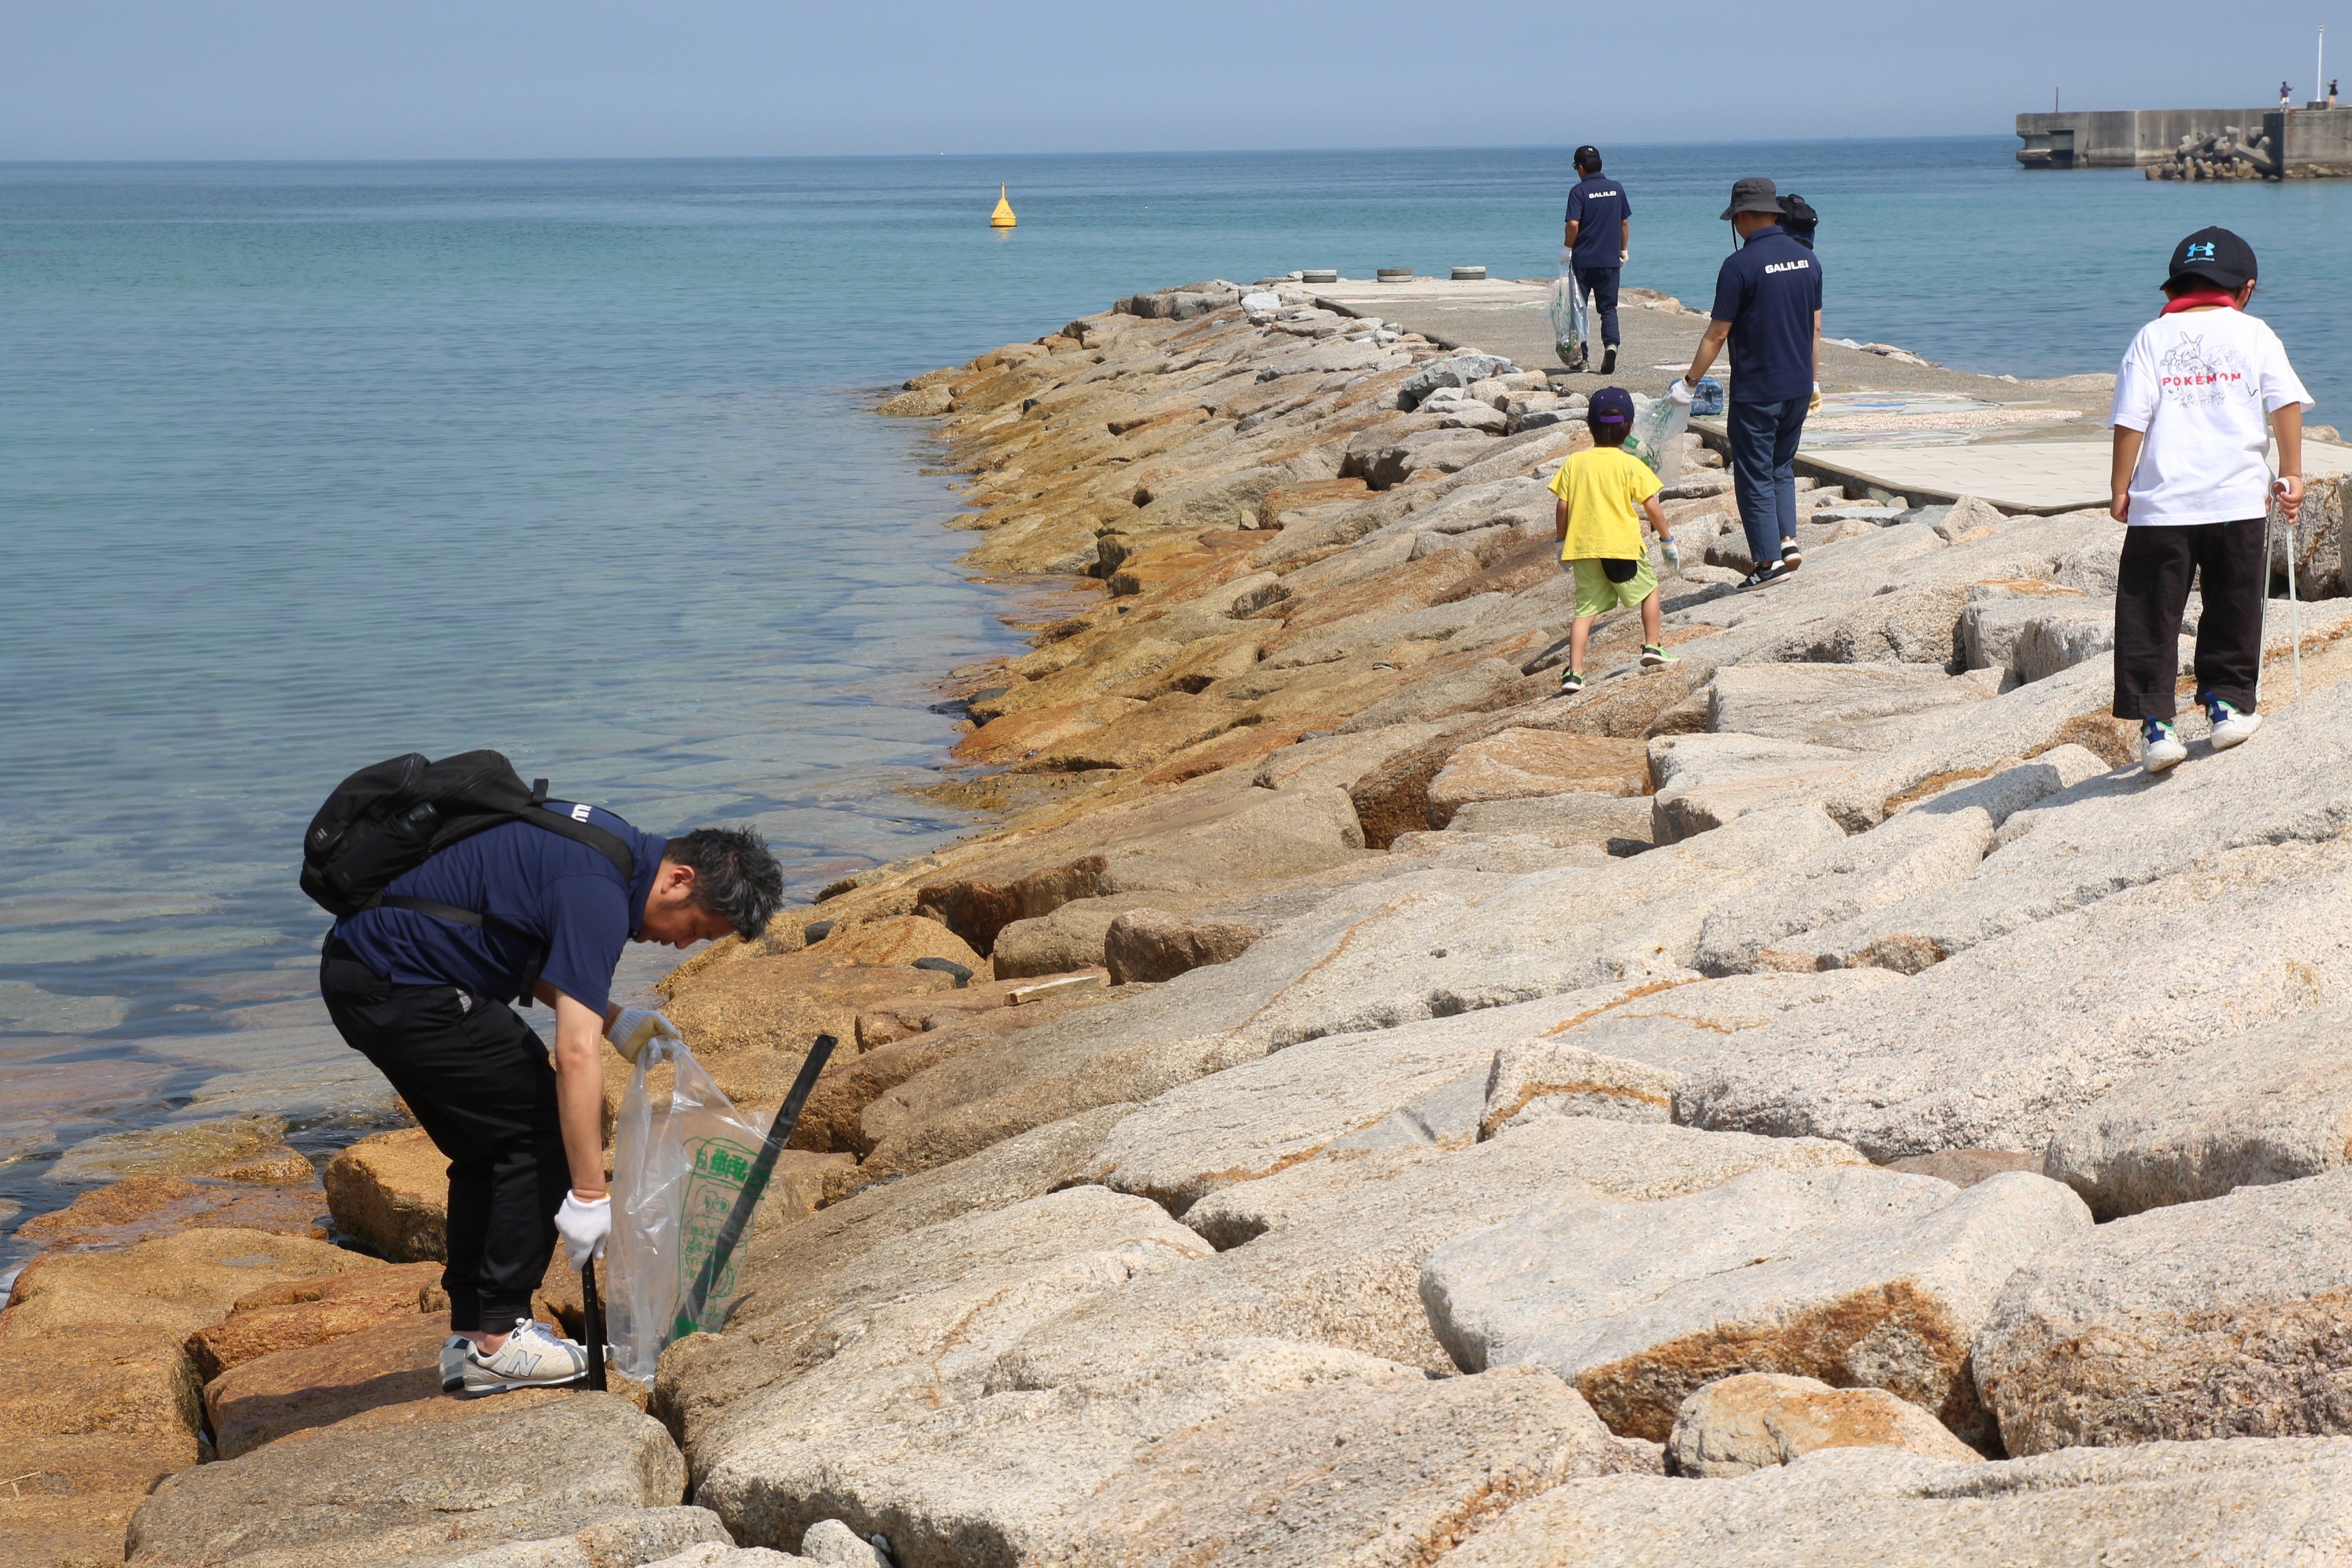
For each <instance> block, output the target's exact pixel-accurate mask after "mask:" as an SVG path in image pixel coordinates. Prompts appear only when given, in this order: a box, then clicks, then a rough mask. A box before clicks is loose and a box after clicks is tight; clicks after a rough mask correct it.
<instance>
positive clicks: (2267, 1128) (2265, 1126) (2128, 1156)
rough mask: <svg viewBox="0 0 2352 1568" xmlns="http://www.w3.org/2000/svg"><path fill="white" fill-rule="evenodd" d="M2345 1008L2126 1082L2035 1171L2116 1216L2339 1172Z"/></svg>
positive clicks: (2222, 1043) (2350, 1101) (2066, 1132)
mask: <svg viewBox="0 0 2352 1568" xmlns="http://www.w3.org/2000/svg"><path fill="white" fill-rule="evenodd" d="M2347 1035H2352V1010H2347V1009H2346V1008H2343V1007H2323V1008H2321V1009H2320V1010H2318V1011H2317V1012H2314V1013H2305V1014H2303V1015H2301V1016H2297V1017H2293V1018H2289V1019H2287V1020H2285V1021H2284V1023H2278V1024H2273V1025H2271V1026H2269V1027H2267V1028H2260V1029H2254V1030H2252V1031H2250V1032H2248V1033H2246V1034H2243V1035H2240V1036H2237V1037H2234V1038H2231V1039H2223V1040H2216V1041H2214V1042H2212V1043H2211V1044H2210V1045H2207V1046H2204V1047H2201V1048H2200V1049H2198V1050H2195V1051H2193V1052H2190V1053H2188V1054H2186V1055H2183V1056H2179V1057H2177V1058H2173V1059H2172V1060H2170V1061H2168V1062H2166V1063H2164V1064H2163V1065H2161V1066H2158V1067H2155V1068H2150V1069H2148V1070H2147V1072H2144V1073H2142V1074H2140V1075H2139V1076H2138V1077H2137V1078H2133V1079H2126V1080H2125V1081H2124V1082H2122V1083H2120V1084H2117V1085H2116V1087H2115V1088H2114V1089H2110V1090H2108V1091H2107V1092H2106V1093H2105V1094H2104V1095H2101V1096H2100V1097H2099V1098H2098V1099H2097V1100H2093V1101H2092V1102H2091V1103H2090V1104H2088V1105H2086V1106H2084V1108H2083V1109H2082V1110H2078V1111H2076V1112H2075V1113H2074V1117H2073V1118H2072V1119H2071V1120H2070V1121H2067V1122H2066V1124H2065V1125H2064V1126H2063V1127H2061V1128H2059V1129H2058V1132H2057V1136H2055V1137H2053V1138H2052V1139H2051V1140H2050V1148H2049V1152H2048V1154H2047V1156H2046V1158H2045V1161H2044V1163H2043V1167H2042V1169H2043V1173H2045V1174H2047V1175H2049V1176H2051V1177H2053V1178H2054V1179H2055V1180H2058V1181H2062V1182H2064V1183H2065V1184H2067V1185H2068V1186H2071V1187H2073V1188H2074V1190H2075V1191H2076V1192H2078V1193H2080V1194H2083V1201H2084V1202H2085V1203H2087V1204H2089V1205H2091V1212H2092V1213H2093V1214H2095V1215H2098V1216H2099V1217H2100V1218H2101V1219H2103V1220H2105V1219H2116V1218H2118V1217H2120V1216H2122V1215H2132V1214H2137V1213H2139V1212H2140V1211H2141V1210H2143V1209H2151V1208H2158V1207H2161V1206H2163V1205H2167V1204H2186V1203H2195V1202H2197V1201H2198V1200H2200V1199H2202V1198H2218V1197H2220V1196H2221V1195H2222V1194H2225V1193H2228V1192H2231V1191H2233V1190H2234V1189H2236V1188H2239V1187H2244V1186H2257V1185H2262V1184H2267V1183H2272V1182H2292V1181H2295V1180H2297V1179H2299V1178H2301V1177H2305V1176H2316V1175H2320V1174H2322V1173H2326V1172H2329V1171H2334V1170H2338V1169H2340V1168H2342V1167H2343V1166H2344V1165H2345V1163H2347V1154H2352V1058H2347V1056H2346V1053H2345V1051H2344V1045H2345V1041H2346V1038H2347Z"/></svg>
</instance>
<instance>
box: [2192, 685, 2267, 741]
mask: <svg viewBox="0 0 2352 1568" xmlns="http://www.w3.org/2000/svg"><path fill="white" fill-rule="evenodd" d="M2205 715H2206V717H2207V718H2209V719H2210V720H2212V721H2213V749H2214V750H2215V751H2217V752H2226V751H2228V750H2229V749H2230V748H2231V747H2232V746H2239V745H2243V744H2244V743H2245V742H2248V741H2251V740H2252V739H2253V735H2254V731H2257V730H2259V729H2261V728H2262V727H2263V716H2262V715H2261V714H2259V713H2241V712H2239V711H2238V710H2236V709H2235V708H2232V707H2231V706H2230V705H2229V704H2228V703H2227V702H2224V701H2222V700H2221V699H2220V698H2218V697H2214V696H2210V695H2209V696H2207V698H2206V699H2205Z"/></svg>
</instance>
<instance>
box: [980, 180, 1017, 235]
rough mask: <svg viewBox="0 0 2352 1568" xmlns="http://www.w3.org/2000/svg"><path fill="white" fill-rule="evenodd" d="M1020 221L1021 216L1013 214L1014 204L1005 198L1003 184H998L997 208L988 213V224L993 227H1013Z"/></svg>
mask: <svg viewBox="0 0 2352 1568" xmlns="http://www.w3.org/2000/svg"><path fill="white" fill-rule="evenodd" d="M1020 221H1021V220H1020V219H1019V218H1017V217H1014V216H1013V204H1012V203H1011V202H1009V201H1006V200H1005V199H1004V187H1003V185H999V186H997V187H996V210H995V211H994V212H992V213H991V214H989V215H988V226H989V227H991V228H1012V227H1013V226H1015V225H1017V224H1019V223H1020Z"/></svg>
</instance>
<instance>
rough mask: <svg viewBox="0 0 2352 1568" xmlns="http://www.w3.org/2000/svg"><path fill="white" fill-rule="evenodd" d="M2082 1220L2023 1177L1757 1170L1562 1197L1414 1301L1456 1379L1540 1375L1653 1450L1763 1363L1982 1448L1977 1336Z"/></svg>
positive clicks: (2075, 1203) (1487, 1240)
mask: <svg viewBox="0 0 2352 1568" xmlns="http://www.w3.org/2000/svg"><path fill="white" fill-rule="evenodd" d="M2090 1226H2091V1216H2090V1213H2089V1211H2088V1210H2086V1209H2085V1208H2084V1206H2083V1204H2082V1200H2081V1199H2079V1198H2077V1197H2075V1196H2074V1194H2072V1193H2070V1192H2068V1191H2067V1190H2066V1189H2065V1188H2063V1187H2062V1186H2060V1185H2059V1184H2057V1183H2055V1182H2052V1181H2047V1180H2045V1179H2043V1178H2042V1177H2039V1176H2032V1175H2027V1174H2024V1173H2012V1174H2010V1175H2005V1176H1996V1177H1994V1178H1992V1179H1991V1180H1990V1181H1986V1182H1980V1183H1979V1184H1977V1185H1975V1186H1973V1187H1970V1188H1969V1189H1967V1190H1966V1191H1960V1190H1958V1189H1956V1188H1954V1187H1953V1186H1952V1185H1951V1184H1949V1183H1948V1182H1940V1181H1937V1180H1936V1179H1935V1178H1933V1177H1931V1176H1906V1175H1897V1174H1895V1173H1892V1172H1886V1171H1877V1170H1870V1169H1864V1168H1848V1169H1833V1170H1821V1171H1812V1172H1801V1173H1791V1172H1788V1171H1757V1172H1753V1173H1749V1174H1748V1175H1744V1176H1740V1177H1738V1178H1736V1179H1734V1180H1732V1181H1729V1182H1727V1183H1725V1184H1722V1185H1721V1186H1718V1187H1714V1188H1711V1189H1709V1190H1707V1191H1705V1192H1701V1193H1696V1194H1691V1195H1689V1196H1685V1197H1679V1198H1670V1199H1666V1200H1664V1201H1662V1202H1658V1203H1654V1204H1647V1205H1641V1206H1639V1207H1636V1208H1631V1209H1629V1208H1628V1207H1627V1206H1626V1205H1623V1204H1620V1203H1612V1202H1609V1201H1606V1200H1602V1199H1598V1198H1595V1197H1590V1196H1578V1197H1569V1198H1563V1199H1560V1200H1558V1201H1556V1202H1553V1203H1550V1204H1548V1205H1542V1206H1539V1207H1537V1208H1534V1209H1531V1210H1529V1211H1528V1212H1527V1213H1525V1214H1523V1215H1519V1216H1518V1217H1517V1218H1516V1219H1514V1220H1511V1221H1509V1222H1507V1223H1505V1224H1502V1225H1499V1226H1495V1227H1493V1228H1491V1229H1489V1230H1485V1231H1480V1232H1476V1233H1475V1234H1471V1235H1465V1236H1461V1237H1455V1238H1454V1240H1452V1241H1449V1242H1447V1243H1446V1244H1445V1245H1444V1246H1442V1247H1438V1248H1436V1249H1435V1250H1434V1251H1433V1252H1432V1253H1431V1255H1430V1258H1429V1262H1428V1265H1427V1267H1426V1268H1425V1269H1424V1270H1423V1277H1422V1296H1423V1300H1424V1301H1425V1302H1426V1303H1427V1305H1428V1308H1429V1315H1430V1321H1431V1323H1432V1325H1433V1327H1434V1329H1435V1330H1436V1332H1437V1334H1438V1336H1439V1338H1440V1339H1441V1340H1442V1341H1443V1342H1444V1344H1445V1346H1446V1349H1447V1350H1448V1351H1450V1352H1452V1353H1453V1355H1454V1360H1455V1362H1456V1363H1459V1364H1460V1365H1461V1366H1462V1367H1463V1369H1464V1370H1465V1371H1477V1370H1481V1369H1483V1368H1486V1367H1490V1366H1501V1365H1506V1364H1508V1363H1514V1362H1527V1363H1534V1364H1536V1365H1539V1366H1548V1367H1549V1368H1551V1369H1552V1370H1553V1371H1554V1372H1557V1373H1559V1374H1560V1375H1561V1376H1562V1377H1565V1378H1567V1379H1569V1380H1570V1382H1572V1383H1574V1384H1576V1385H1577V1387H1578V1389H1579V1391H1580V1392H1581V1393H1582V1394H1584V1396H1585V1398H1587V1399H1588V1400H1590V1401H1591V1403H1592V1406H1593V1409H1594V1410H1595V1411H1597V1412H1598V1413H1599V1414H1600V1415H1601V1419H1602V1420H1603V1421H1605V1422H1607V1423H1608V1424H1609V1427H1610V1430H1612V1431H1613V1432H1619V1433H1622V1434H1625V1435H1627V1436H1638V1437H1647V1438H1650V1439H1652V1440H1653V1441H1662V1440H1664V1438H1665V1436H1667V1434H1668V1432H1669V1431H1670V1429H1671V1428H1672V1426H1673V1425H1674V1420H1675V1412H1676V1410H1677V1409H1678V1408H1679V1407H1680V1406H1681V1405H1682V1402H1683V1400H1684V1399H1685V1398H1686V1397H1688V1396H1689V1394H1691V1393H1692V1392H1694V1391H1695V1390H1696V1389H1698V1388H1700V1387H1702V1386H1703V1385H1705V1384H1708V1383H1712V1382H1714V1381H1716V1380H1717V1379H1718V1378H1722V1377H1727V1376H1730V1375H1731V1374H1733V1373H1743V1372H1772V1373H1789V1374H1793V1375H1796V1376H1802V1377H1819V1378H1821V1379H1822V1381H1824V1382H1831V1383H1835V1384H1843V1385H1864V1386H1870V1387H1878V1388H1885V1389H1887V1390H1889V1391H1890V1392H1892V1393H1894V1394H1899V1395H1901V1396H1902V1397H1903V1398H1905V1399H1907V1400H1909V1401H1911V1402H1912V1403H1913V1404H1915V1405H1921V1406H1923V1407H1925V1408H1926V1409H1927V1410H1929V1411H1931V1412H1933V1413H1934V1414H1935V1415H1937V1418H1938V1419H1940V1420H1941V1421H1943V1423H1944V1424H1945V1425H1946V1426H1949V1427H1951V1428H1952V1429H1953V1430H1954V1431H1955V1432H1956V1433H1958V1435H1959V1436H1962V1437H1964V1438H1967V1439H1969V1440H1970V1441H1972V1442H1974V1443H1975V1444H1977V1445H1978V1446H1979V1447H1992V1446H1993V1445H1994V1444H1996V1443H1997V1442H1998V1441H1999V1436H1998V1434H1997V1433H1996V1432H1995V1430H1994V1427H1993V1424H1992V1421H1991V1419H1990V1416H1989V1415H1987V1414H1986V1412H1985V1411H1984V1409H1983V1408H1982V1407H1981V1406H1980V1405H1979V1403H1978V1398H1977V1389H1976V1384H1975V1382H1974V1380H1973V1378H1972V1377H1971V1376H1970V1373H1969V1336H1970V1335H1971V1334H1972V1333H1973V1332H1974V1331H1975V1330H1976V1328H1977V1326H1978V1324H1979V1323H1980V1322H1981V1321H1984V1319H1985V1317H1986V1315H1987V1314H1988V1313H1989V1312H1990V1310H1992V1305H1993V1302H1994V1300H1995V1299H1996V1298H1997V1297H1998V1296H1999V1295H2000V1290H2001V1287H2002V1285H2003V1284H2004V1283H2005V1282H2006V1281H2007V1280H2008V1279H2009V1277H2010V1275H2011V1273H2013V1272H2014V1271H2015V1270H2016V1269H2017V1268H2020V1267H2021V1266H2022V1265H2024V1264H2025V1263H2027V1262H2029V1261H2031V1260H2032V1258H2034V1257H2035V1256H2037V1255H2038V1254H2040V1253H2041V1252H2042V1251H2043V1250H2044V1249H2046V1248H2047V1247H2051V1246H2053V1244H2055V1243H2056V1242H2058V1241H2059V1240H2061V1239H2063V1238H2064V1237H2068V1236H2071V1235H2073V1234H2074V1233H2075V1232H2077V1231H2081V1230H2087V1229H2089V1228H2090Z"/></svg>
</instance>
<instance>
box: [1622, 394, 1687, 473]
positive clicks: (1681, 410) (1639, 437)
mask: <svg viewBox="0 0 2352 1568" xmlns="http://www.w3.org/2000/svg"><path fill="white" fill-rule="evenodd" d="M1689 426H1690V405H1689V404H1687V403H1676V402H1675V400H1674V399H1673V398H1671V397H1660V398H1655V399H1654V400H1652V402H1651V404H1650V405H1649V406H1648V407H1647V408H1643V409H1640V410H1638V411H1636V412H1635V414H1634V415H1633V432H1632V434H1630V435H1628V436H1627V437H1625V450H1626V451H1628V452H1631V453H1632V454H1633V456H1634V457H1637V458H1641V459H1642V461H1643V462H1645V463H1647V464H1649V465H1650V470H1651V472H1653V473H1654V474H1656V475H1657V476H1658V482H1659V483H1660V484H1662V485H1670V484H1673V483H1674V482H1675V475H1676V474H1678V473H1680V472H1682V467H1683V447H1684V446H1685V442H1684V441H1683V439H1682V435H1683V432H1684V431H1685V429H1687V428H1688V427H1689Z"/></svg>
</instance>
